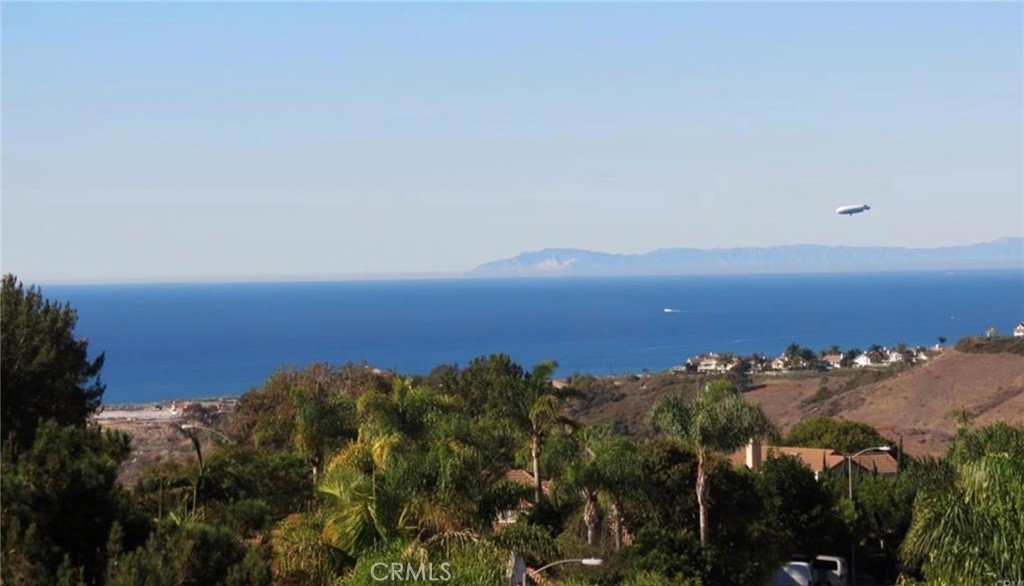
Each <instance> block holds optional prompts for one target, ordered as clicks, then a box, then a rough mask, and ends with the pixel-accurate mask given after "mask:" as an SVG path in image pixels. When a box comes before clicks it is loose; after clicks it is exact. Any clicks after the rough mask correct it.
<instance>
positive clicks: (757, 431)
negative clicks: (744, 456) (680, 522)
mask: <svg viewBox="0 0 1024 586" xmlns="http://www.w3.org/2000/svg"><path fill="white" fill-rule="evenodd" d="M647 421H648V422H649V423H650V424H651V425H652V426H653V427H654V428H655V429H657V430H660V431H661V432H663V433H665V434H666V435H668V436H669V437H672V438H674V439H676V440H678V441H680V442H682V443H683V444H684V445H686V446H687V447H688V448H690V449H692V450H693V451H694V454H695V455H696V457H697V486H696V490H697V505H698V508H699V510H700V540H701V543H707V541H708V494H709V489H710V484H709V479H708V465H709V461H708V460H709V458H710V457H711V455H712V454H715V453H729V452H733V451H735V450H737V449H738V448H740V447H742V446H743V445H744V444H746V443H747V442H748V441H750V440H752V439H762V438H766V437H775V436H776V435H777V431H776V429H775V426H774V425H773V424H772V422H771V421H770V420H769V419H768V416H767V415H765V413H764V411H762V410H761V408H760V407H759V406H757V405H754V404H752V403H748V402H746V401H745V400H743V397H741V396H740V394H739V392H738V391H737V390H736V387H735V386H733V385H732V383H730V382H729V381H727V380H724V379H718V380H715V381H712V382H710V383H709V384H708V385H707V387H706V388H705V389H704V391H702V392H701V393H699V394H698V395H697V396H696V397H694V398H692V399H688V398H684V397H682V396H679V395H669V396H664V397H662V398H660V399H659V400H658V401H657V402H656V403H655V404H654V406H653V407H651V410H650V411H648V413H647Z"/></svg>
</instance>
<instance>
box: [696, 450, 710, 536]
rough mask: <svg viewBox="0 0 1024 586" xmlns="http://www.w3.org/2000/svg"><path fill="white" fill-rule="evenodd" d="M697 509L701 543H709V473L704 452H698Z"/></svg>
mask: <svg viewBox="0 0 1024 586" xmlns="http://www.w3.org/2000/svg"><path fill="white" fill-rule="evenodd" d="M697 507H698V508H699V509H700V542H701V543H702V544H705V545H707V542H708V471H707V467H706V463H705V461H704V452H703V451H702V450H698V451H697Z"/></svg>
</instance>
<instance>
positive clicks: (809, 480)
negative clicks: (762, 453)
mask: <svg viewBox="0 0 1024 586" xmlns="http://www.w3.org/2000/svg"><path fill="white" fill-rule="evenodd" d="M756 480H757V490H758V492H759V493H760V494H761V498H762V500H763V502H764V507H765V509H764V517H763V521H762V522H763V524H764V525H765V526H766V527H767V528H768V529H769V530H770V531H771V532H772V534H773V535H772V539H770V540H768V543H769V544H770V546H771V547H773V548H775V551H776V553H777V555H778V556H779V557H780V558H782V557H783V556H786V555H790V554H791V553H793V552H798V551H799V552H807V553H827V552H830V551H837V548H838V545H839V544H841V543H844V542H845V541H844V540H845V537H846V535H845V527H844V524H843V523H842V520H841V519H839V518H838V517H837V515H836V513H835V505H836V497H835V495H834V494H833V493H832V492H830V491H829V490H828V489H827V488H826V487H825V486H824V485H823V484H822V483H820V482H818V481H817V480H816V479H815V477H814V473H813V472H811V470H810V469H809V468H808V467H807V466H806V465H804V464H803V463H802V462H800V461H799V460H797V459H796V458H794V457H792V456H781V457H774V458H768V459H767V460H765V462H764V463H763V465H762V466H761V470H760V474H758V475H757V476H756Z"/></svg>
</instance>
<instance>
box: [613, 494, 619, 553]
mask: <svg viewBox="0 0 1024 586" xmlns="http://www.w3.org/2000/svg"><path fill="white" fill-rule="evenodd" d="M611 513H612V515H611V516H612V536H613V538H614V539H615V551H619V550H620V549H622V506H621V505H620V504H619V499H617V498H615V499H612V511H611Z"/></svg>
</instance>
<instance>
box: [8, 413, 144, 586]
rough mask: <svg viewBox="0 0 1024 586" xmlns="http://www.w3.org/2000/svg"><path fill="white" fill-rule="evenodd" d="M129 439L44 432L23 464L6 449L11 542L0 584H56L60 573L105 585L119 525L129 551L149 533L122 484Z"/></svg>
mask: <svg viewBox="0 0 1024 586" xmlns="http://www.w3.org/2000/svg"><path fill="white" fill-rule="evenodd" d="M128 454H129V439H128V437H127V436H126V435H124V434H121V433H116V432H109V431H108V432H104V431H101V430H99V429H97V428H79V427H72V426H59V425H57V424H56V423H54V422H53V421H46V422H44V423H43V424H42V425H40V426H39V428H38V429H37V432H36V436H35V441H34V442H33V444H32V446H31V447H30V448H29V449H27V450H24V451H23V452H22V453H21V454H19V457H18V458H17V460H14V459H13V458H12V457H11V452H10V450H8V449H5V450H4V453H3V460H2V464H0V466H2V468H0V475H2V477H3V482H2V484H0V493H2V494H0V501H2V508H0V518H2V519H3V524H2V525H3V529H2V541H3V544H4V547H3V550H4V553H3V558H2V560H3V561H2V564H0V582H3V583H5V584H54V583H57V581H58V579H57V578H58V574H59V573H60V571H59V569H60V568H61V567H62V566H66V568H65V569H66V570H67V571H71V572H78V573H80V574H81V575H82V576H83V577H84V579H85V580H86V581H87V582H89V583H94V582H97V581H99V580H101V578H102V575H103V571H104V568H105V565H106V552H105V550H106V547H107V544H108V537H109V536H110V533H111V530H112V528H113V526H114V525H115V524H119V525H120V526H121V527H123V528H124V530H123V531H121V534H122V535H123V536H124V539H123V540H124V542H125V543H126V544H127V545H137V544H138V543H140V542H141V541H142V540H144V539H145V534H146V532H147V531H148V528H147V525H146V523H145V521H144V520H143V519H141V518H140V517H138V516H137V515H136V514H135V513H134V509H133V508H132V507H131V505H130V502H129V501H128V500H127V498H126V496H125V495H124V494H123V493H122V491H121V490H120V488H119V487H118V486H117V484H116V479H117V470H118V466H119V465H120V464H121V462H123V461H124V460H125V458H126V457H127V456H128Z"/></svg>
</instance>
